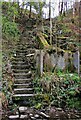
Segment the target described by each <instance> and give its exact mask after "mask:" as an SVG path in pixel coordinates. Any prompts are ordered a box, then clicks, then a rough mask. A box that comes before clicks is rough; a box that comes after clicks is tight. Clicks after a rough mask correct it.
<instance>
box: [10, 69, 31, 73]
mask: <svg viewBox="0 0 81 120" xmlns="http://www.w3.org/2000/svg"><path fill="white" fill-rule="evenodd" d="M12 71H13V72H14V73H28V71H29V70H28V69H12Z"/></svg>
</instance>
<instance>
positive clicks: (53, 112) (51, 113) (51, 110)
mask: <svg viewBox="0 0 81 120" xmlns="http://www.w3.org/2000/svg"><path fill="white" fill-rule="evenodd" d="M49 116H50V118H51V119H54V118H56V109H55V108H51V109H50V112H49Z"/></svg>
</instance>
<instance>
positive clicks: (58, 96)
mask: <svg viewBox="0 0 81 120" xmlns="http://www.w3.org/2000/svg"><path fill="white" fill-rule="evenodd" d="M41 81H42V82H43V83H45V86H46V88H44V87H45V86H44V84H43V86H41ZM35 83H36V85H37V87H39V89H40V91H39V89H36V93H38V94H39V97H37V98H36V101H38V103H36V104H37V107H38V105H39V103H40V104H42V105H43V106H44V104H47V105H54V106H56V107H69V108H76V109H81V104H80V94H81V90H80V86H81V80H80V78H79V77H78V75H77V74H76V73H74V74H71V73H69V72H67V73H64V72H62V71H61V70H59V71H57V75H54V74H53V73H50V74H49V73H47V74H45V75H44V76H43V77H42V78H38V79H37V80H36V81H35ZM48 83H49V84H50V88H51V89H49V87H48V85H49V84H48ZM35 87H36V86H35ZM47 89H48V90H47ZM46 90H47V91H48V92H47V91H46ZM40 96H41V99H40V100H39V98H40Z"/></svg>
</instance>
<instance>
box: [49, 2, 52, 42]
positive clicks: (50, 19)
mask: <svg viewBox="0 0 81 120" xmlns="http://www.w3.org/2000/svg"><path fill="white" fill-rule="evenodd" d="M49 21H50V44H52V18H51V0H49Z"/></svg>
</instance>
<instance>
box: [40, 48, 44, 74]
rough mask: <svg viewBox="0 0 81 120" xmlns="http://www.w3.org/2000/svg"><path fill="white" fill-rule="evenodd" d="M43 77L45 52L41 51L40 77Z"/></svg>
mask: <svg viewBox="0 0 81 120" xmlns="http://www.w3.org/2000/svg"><path fill="white" fill-rule="evenodd" d="M42 75H43V50H40V76H42Z"/></svg>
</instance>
